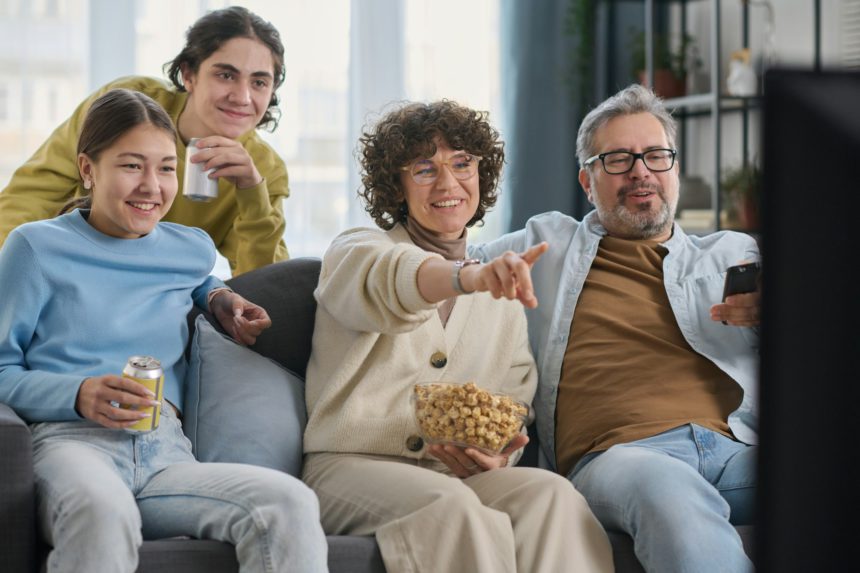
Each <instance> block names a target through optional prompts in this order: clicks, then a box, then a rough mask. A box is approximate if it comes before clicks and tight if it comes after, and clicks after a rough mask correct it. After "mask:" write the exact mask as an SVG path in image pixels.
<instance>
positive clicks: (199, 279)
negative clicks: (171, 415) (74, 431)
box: [0, 210, 224, 422]
mask: <svg viewBox="0 0 860 573" xmlns="http://www.w3.org/2000/svg"><path fill="white" fill-rule="evenodd" d="M214 263H215V246H214V244H213V243H212V239H210V238H209V236H208V235H207V234H206V233H204V232H203V231H201V230H200V229H194V228H191V227H185V226H182V225H176V224H174V223H159V224H158V225H156V227H155V228H154V229H153V231H152V232H151V233H149V234H148V235H146V236H145V237H141V238H139V239H117V238H114V237H109V236H107V235H104V234H102V233H100V232H99V231H97V230H96V229H94V228H93V227H91V226H90V224H89V223H87V221H86V219H85V218H84V216H83V214H82V212H81V211H79V210H76V211H72V212H71V213H67V214H65V215H62V216H60V217H57V218H54V219H50V220H46V221H38V222H34V223H28V224H25V225H22V226H20V227H18V228H17V229H15V231H13V232H12V233H11V234H10V235H9V238H8V239H7V240H6V242H5V244H4V245H3V248H2V250H0V301H2V303H0V333H2V338H0V402H4V403H6V404H8V405H9V406H10V407H11V408H13V409H14V410H15V411H16V412H17V413H18V415H19V416H21V417H22V418H24V419H25V420H27V421H28V422H47V421H63V420H78V419H80V417H79V416H78V414H77V412H76V411H75V399H76V398H77V394H78V388H79V387H80V385H81V383H82V382H83V381H84V379H86V378H88V377H90V376H100V375H104V374H116V375H120V374H121V372H122V369H123V367H124V366H125V362H126V360H127V359H128V358H129V356H133V355H136V354H144V355H149V356H154V357H155V358H157V359H159V360H160V361H161V364H162V367H163V368H164V396H165V397H166V398H167V399H168V400H170V401H171V402H172V403H174V404H176V405H177V406H178V407H179V408H180V409H181V408H182V394H183V393H182V384H183V383H184V379H185V369H186V365H185V359H184V352H185V347H186V343H187V342H188V324H187V322H186V315H187V314H188V311H189V310H191V306H192V300H193V302H194V303H196V304H197V306H199V307H201V308H204V309H205V308H206V307H207V305H206V298H207V296H208V293H209V291H210V290H211V289H213V288H216V287H219V286H223V285H224V283H223V282H222V281H221V280H219V279H217V278H215V277H212V276H209V272H210V271H211V270H212V267H213V265H214Z"/></svg>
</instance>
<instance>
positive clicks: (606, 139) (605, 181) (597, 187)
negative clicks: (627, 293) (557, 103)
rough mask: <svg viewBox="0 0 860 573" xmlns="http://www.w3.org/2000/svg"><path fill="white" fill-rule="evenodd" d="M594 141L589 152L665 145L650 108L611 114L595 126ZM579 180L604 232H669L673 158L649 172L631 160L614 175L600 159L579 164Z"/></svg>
mask: <svg viewBox="0 0 860 573" xmlns="http://www.w3.org/2000/svg"><path fill="white" fill-rule="evenodd" d="M594 144H595V147H594V149H595V153H605V152H607V151H630V152H633V153H642V152H644V151H647V150H649V149H660V148H670V147H671V145H669V142H668V141H667V137H666V132H665V131H664V129H663V126H662V125H661V124H660V122H659V121H658V120H657V118H656V117H654V116H653V115H651V114H650V113H637V114H632V115H621V116H618V117H614V118H612V119H611V120H609V121H608V122H607V123H606V125H604V126H603V127H601V128H600V129H598V130H597V132H596V133H595V137H594ZM579 182H580V183H581V184H582V187H583V189H585V193H586V195H587V196H588V200H589V201H590V202H591V203H592V204H594V207H595V208H596V209H597V214H598V217H599V218H600V222H601V223H602V224H603V226H604V227H605V228H606V231H607V232H608V233H609V234H610V235H612V236H614V237H619V238H623V239H653V240H657V241H665V240H667V239H668V238H669V237H671V236H672V223H673V221H674V217H675V209H676V208H677V206H678V187H679V180H678V162H677V161H676V162H675V165H674V166H673V167H672V169H670V170H669V171H664V172H661V173H655V172H652V171H650V170H649V169H648V168H647V167H645V164H644V163H643V162H642V161H641V160H636V161H635V162H634V164H633V169H631V170H630V171H628V172H627V173H622V174H619V175H609V174H608V173H606V172H605V171H604V170H603V166H602V165H601V163H600V161H595V162H594V163H592V164H591V165H590V166H589V167H585V168H583V169H580V171H579Z"/></svg>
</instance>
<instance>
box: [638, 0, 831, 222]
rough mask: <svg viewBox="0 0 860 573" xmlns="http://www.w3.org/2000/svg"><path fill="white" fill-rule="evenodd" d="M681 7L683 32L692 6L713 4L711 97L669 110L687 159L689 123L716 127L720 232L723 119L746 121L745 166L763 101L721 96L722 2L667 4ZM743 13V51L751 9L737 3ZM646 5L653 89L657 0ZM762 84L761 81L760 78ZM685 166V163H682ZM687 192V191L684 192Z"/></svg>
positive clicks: (715, 197) (673, 104)
mask: <svg viewBox="0 0 860 573" xmlns="http://www.w3.org/2000/svg"><path fill="white" fill-rule="evenodd" d="M664 1H670V2H671V3H674V4H678V5H679V6H680V26H681V31H682V32H685V31H686V29H687V4H688V3H689V2H705V1H706V2H709V4H710V18H709V20H710V38H709V40H710V41H709V50H708V51H709V54H710V70H709V79H710V91H709V92H707V93H700V94H693V95H688V96H684V97H679V98H671V99H667V100H665V103H666V106H667V107H668V108H669V109H671V110H673V111H674V113H675V116H676V117H677V118H678V119H679V120H680V122H679V123H680V125H679V127H680V129H681V138H680V140H681V149H680V153H681V156H682V157H683V156H684V155H685V153H686V149H685V148H686V141H687V128H688V127H689V126H688V125H687V119H692V118H710V121H711V125H712V144H713V180H714V183H713V185H712V186H711V209H712V210H713V229H716V230H719V229H720V228H721V226H722V222H721V218H720V214H721V211H722V192H721V188H720V179H721V171H722V167H723V165H722V149H721V148H722V116H723V115H724V114H727V113H740V114H741V121H742V129H741V130H742V136H741V139H742V143H741V145H742V157H743V162H744V165H746V164H747V161H748V160H749V151H750V150H749V127H750V111H751V110H753V109H756V108H758V107H759V106H760V103H761V98H760V97H759V96H753V97H737V96H729V95H725V94H723V93H721V91H720V80H721V71H722V54H721V48H722V45H721V36H722V29H721V28H722V24H721V15H722V1H721V0H664ZM737 2H738V4H739V7H740V9H741V10H742V15H741V22H742V26H743V30H742V34H743V35H742V44H743V45H742V47H743V48H747V47H749V9H750V6H749V4H748V3H747V2H746V1H741V0H737ZM644 3H645V69H646V77H647V78H648V82H649V85H654V28H655V26H654V21H655V9H656V6H655V4H656V0H644ZM820 22H821V0H815V2H814V34H815V42H814V45H815V67H816V69H820V67H821V34H820V27H821V24H820ZM759 80H760V78H759ZM682 165H683V162H682ZM682 192H683V190H682Z"/></svg>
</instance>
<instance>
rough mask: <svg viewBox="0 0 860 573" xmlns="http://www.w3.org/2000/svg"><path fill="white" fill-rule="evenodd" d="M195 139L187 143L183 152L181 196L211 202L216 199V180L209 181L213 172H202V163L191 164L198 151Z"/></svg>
mask: <svg viewBox="0 0 860 573" xmlns="http://www.w3.org/2000/svg"><path fill="white" fill-rule="evenodd" d="M197 141H198V139H197V138H196V137H195V138H193V139H191V141H189V142H188V148H187V149H186V150H185V177H184V178H183V183H182V194H183V195H185V196H186V197H187V198H189V199H191V200H192V201H211V200H212V199H215V198H216V197H218V180H217V179H209V174H210V173H212V172H213V171H214V169H210V170H209V171H204V170H203V166H204V165H205V164H204V163H191V156H192V155H194V154H195V153H197V152H198V151H200V148H199V147H197Z"/></svg>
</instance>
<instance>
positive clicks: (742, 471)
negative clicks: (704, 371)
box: [568, 424, 757, 573]
mask: <svg viewBox="0 0 860 573" xmlns="http://www.w3.org/2000/svg"><path fill="white" fill-rule="evenodd" d="M756 451H757V448H756V447H754V446H749V445H746V444H743V443H741V442H736V441H734V440H732V439H730V438H727V437H726V436H723V435H722V434H720V433H718V432H712V431H711V430H707V429H705V428H702V427H700V426H697V425H694V424H688V425H685V426H681V427H679V428H675V429H673V430H669V431H668V432H664V433H662V434H658V435H656V436H653V437H650V438H646V439H643V440H638V441H636V442H631V443H628V444H620V445H616V446H612V447H611V448H609V449H608V450H606V451H605V452H602V453H601V452H598V453H594V454H589V455H587V456H585V457H584V458H582V460H580V462H579V463H578V464H577V465H576V466H575V467H574V468H573V470H572V471H571V473H570V475H569V476H568V478H569V479H570V480H571V481H572V482H573V485H574V486H576V489H578V490H579V491H580V493H582V495H584V496H585V499H586V500H587V501H588V505H589V506H590V507H591V510H592V511H593V512H594V514H595V515H596V516H597V519H598V520H600V522H601V523H602V524H603V526H604V527H605V528H606V529H608V530H615V531H623V532H625V533H627V534H629V535H630V536H631V537H632V538H633V546H634V550H635V552H636V557H637V558H638V559H639V561H640V562H641V563H642V566H643V567H644V568H645V570H646V571H654V572H660V573H673V572H687V571H688V572H690V573H708V572H712V571H713V572H729V573H735V572H747V571H752V570H753V565H752V562H751V561H750V560H749V558H748V557H747V556H746V554H745V553H744V549H743V545H742V543H741V539H740V536H738V534H737V531H735V529H734V527H733V526H732V524H734V525H744V524H749V523H752V512H753V508H754V505H755V502H754V498H755V483H756V482H755V463H756Z"/></svg>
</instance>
